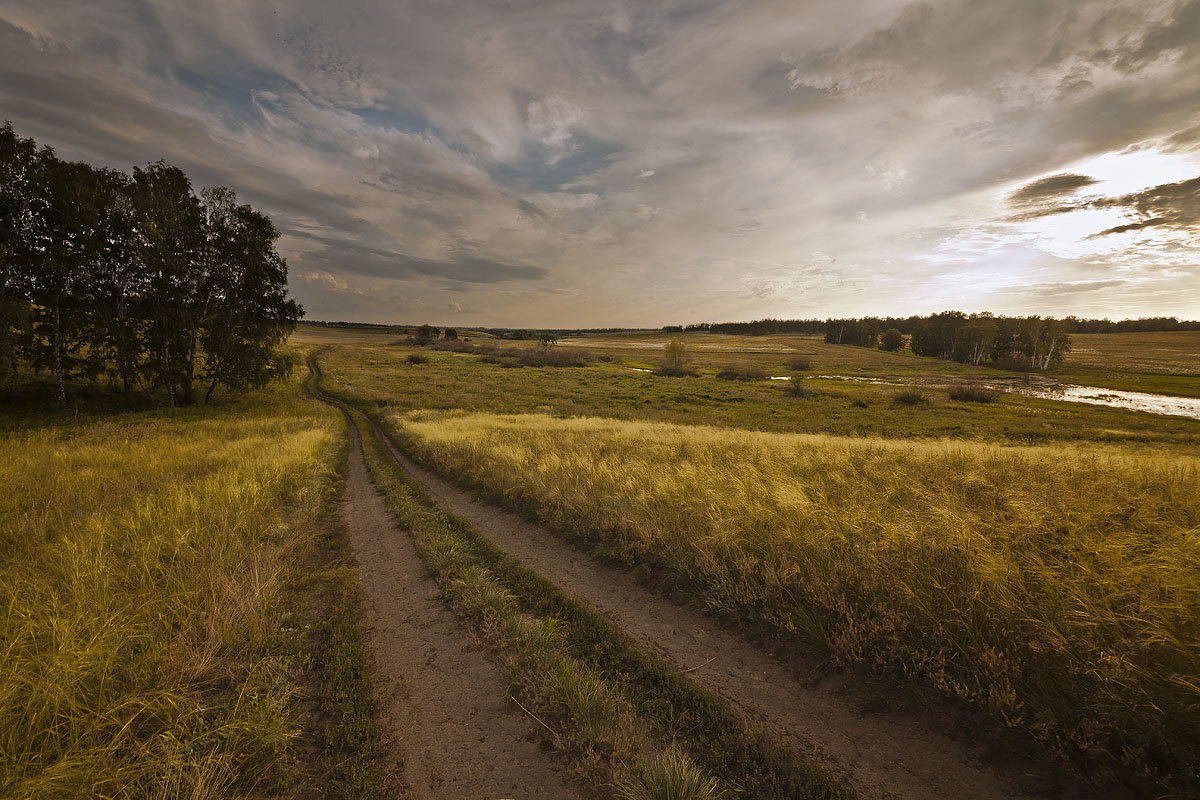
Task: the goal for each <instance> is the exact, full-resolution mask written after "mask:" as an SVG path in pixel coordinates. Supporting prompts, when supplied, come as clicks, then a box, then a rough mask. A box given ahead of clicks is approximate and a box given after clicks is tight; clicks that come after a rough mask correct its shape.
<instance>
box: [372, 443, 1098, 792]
mask: <svg viewBox="0 0 1200 800" xmlns="http://www.w3.org/2000/svg"><path fill="white" fill-rule="evenodd" d="M382 439H383V441H384V444H385V445H386V446H387V448H388V450H389V451H390V452H391V454H392V456H393V457H394V458H395V459H396V460H397V462H398V463H399V464H400V466H401V467H403V469H404V470H405V471H406V472H408V474H409V475H410V476H411V477H412V478H413V479H414V480H415V481H416V482H417V483H418V484H419V485H420V486H421V487H422V489H424V491H425V492H426V493H427V494H428V495H429V496H430V497H432V498H433V499H434V500H435V501H436V502H437V503H438V504H439V505H440V506H442V507H443V508H444V510H446V511H449V512H451V513H454V514H457V515H459V516H462V517H466V518H467V519H469V520H470V521H471V522H472V523H473V524H474V525H475V526H476V528H477V529H478V530H479V532H480V533H481V534H483V535H484V536H486V537H488V538H489V539H491V540H492V541H493V542H494V543H495V544H496V545H497V546H499V547H501V548H502V549H504V550H506V551H507V552H508V553H510V554H511V555H513V556H515V557H516V558H518V559H519V560H521V561H522V562H523V563H524V564H525V565H526V566H528V567H529V568H531V569H533V570H535V571H536V572H538V573H540V574H541V575H542V576H543V577H545V578H547V579H548V580H550V581H553V582H554V583H555V584H557V585H558V586H559V587H560V588H561V589H562V590H563V591H565V592H567V593H568V594H569V595H571V596H573V597H574V598H575V599H577V600H579V601H581V602H583V603H585V604H586V605H587V606H589V607H591V608H592V609H594V610H596V611H598V612H599V613H601V614H603V615H604V616H605V617H606V618H607V619H609V620H611V621H612V622H613V623H615V624H616V625H617V626H618V627H620V628H621V629H622V630H624V631H625V632H626V633H627V634H629V635H630V636H632V637H633V638H634V639H635V640H636V641H637V642H638V643H639V645H640V646H643V647H645V648H647V649H648V650H650V651H652V652H655V653H657V654H658V655H659V656H661V657H662V658H664V659H665V660H667V661H668V662H669V663H671V664H674V665H676V666H677V667H679V668H680V669H688V670H692V668H695V667H697V666H698V665H701V664H703V665H704V666H702V667H700V668H698V669H694V670H693V671H690V672H689V676H688V677H689V678H691V679H693V680H695V681H696V682H697V683H698V684H700V685H701V686H703V687H704V688H706V689H708V690H710V691H712V692H714V693H715V694H717V695H719V696H720V697H722V698H723V699H724V700H725V701H726V702H728V703H730V704H731V705H732V706H733V707H734V708H736V709H738V710H739V712H740V713H742V714H743V715H744V716H745V717H746V718H748V719H749V720H751V721H753V722H755V723H757V724H759V725H762V726H763V727H765V728H767V729H769V730H772V731H774V732H775V733H776V735H777V736H778V737H779V738H780V740H781V741H782V742H783V743H784V744H785V745H786V746H788V747H790V748H791V749H793V751H795V752H798V753H802V754H806V755H809V756H812V757H815V758H816V759H817V760H818V761H819V762H821V763H823V764H825V765H827V766H828V767H829V768H830V769H831V770H832V771H833V772H834V773H835V774H839V775H841V776H842V777H843V778H844V779H845V780H847V782H848V783H849V784H850V785H851V786H853V787H854V788H855V789H856V791H857V792H858V793H859V795H860V796H861V797H863V798H904V799H905V800H947V799H949V800H956V799H957V798H963V799H964V800H966V799H967V798H970V799H971V800H1003V799H1009V800H1011V799H1012V798H1030V797H1047V796H1061V797H1068V798H1085V797H1089V796H1090V795H1089V793H1088V792H1087V791H1086V790H1085V789H1083V787H1082V786H1080V785H1079V784H1078V783H1075V782H1072V781H1067V782H1066V785H1065V786H1063V787H1061V788H1060V789H1058V790H1054V791H1052V792H1050V793H1049V794H1047V787H1046V784H1045V782H1044V780H1045V778H1044V775H1039V776H1037V777H1036V778H1035V775H1034V774H1022V771H1021V770H1020V769H1019V768H1017V769H1013V768H1011V767H1006V768H1005V769H1004V770H1000V769H997V768H996V767H994V766H991V765H989V764H986V763H984V762H983V760H982V758H983V756H984V753H983V752H982V751H981V752H972V750H971V749H970V748H969V747H968V746H967V745H965V744H964V743H963V742H961V741H959V740H958V739H957V738H954V737H952V736H949V735H945V734H942V733H939V732H937V731H935V730H931V729H930V728H929V727H928V726H926V725H924V724H922V723H921V722H920V721H919V720H918V719H915V718H914V719H908V718H902V717H899V716H893V715H879V714H869V715H868V714H864V713H862V712H861V711H860V710H858V709H857V708H856V707H855V706H854V704H853V703H852V702H850V701H849V700H848V699H847V698H846V697H845V696H844V695H842V694H841V693H840V692H838V691H837V689H836V687H830V686H822V685H820V684H817V685H815V686H814V685H809V684H808V683H806V682H803V681H801V680H799V679H797V677H796V674H795V670H794V669H793V668H791V667H789V666H787V665H784V664H780V663H778V662H776V661H775V660H773V659H772V658H771V657H770V656H769V655H768V654H766V653H765V652H764V651H762V650H761V649H759V648H757V647H755V646H754V645H752V644H750V643H748V642H746V641H745V640H744V639H742V638H741V637H740V636H738V635H737V634H736V633H733V632H731V631H729V630H726V629H725V628H722V627H721V626H720V625H719V624H718V623H716V622H715V621H714V620H712V619H710V618H708V617H706V616H704V615H703V614H702V613H700V612H698V611H694V610H692V609H688V608H685V607H682V606H680V605H678V604H676V603H674V602H671V601H670V600H668V599H665V598H664V597H662V596H660V595H658V594H656V593H654V592H652V591H650V590H647V589H646V588H644V587H643V586H641V585H640V584H639V583H638V582H637V581H636V580H635V579H634V578H633V576H632V575H630V574H629V573H628V572H625V571H621V570H618V569H612V568H608V567H605V566H603V565H601V564H598V563H597V562H595V561H594V560H592V559H591V558H589V557H588V556H587V555H585V554H583V553H582V552H580V551H579V550H577V549H576V548H574V547H573V546H571V545H570V544H568V543H566V542H564V541H563V540H561V539H559V538H558V537H556V536H555V535H554V534H553V533H552V532H550V531H549V530H547V529H546V528H544V527H541V526H538V525H534V524H531V523H529V522H527V521H525V520H523V519H522V518H520V517H518V516H516V515H515V514H512V513H510V512H508V511H505V510H504V509H501V508H499V507H497V506H494V505H491V504H489V503H485V502H482V501H480V500H479V499H478V498H477V497H476V496H474V495H473V494H472V493H470V492H468V491H464V490H462V489H460V488H458V487H456V486H454V485H453V484H451V483H449V482H447V481H445V480H443V479H441V478H440V477H438V476H437V475H435V474H433V473H432V472H430V471H428V470H426V469H424V468H422V467H420V466H418V465H416V464H415V463H413V462H412V461H411V460H410V459H408V458H407V457H406V456H404V454H403V453H401V452H400V451H399V450H398V449H397V448H396V447H395V446H394V445H393V444H392V443H391V442H390V441H388V440H387V439H386V437H382ZM1038 772H1041V771H1040V770H1039V771H1038ZM1034 785H1040V786H1041V789H1040V790H1038V791H1036V792H1035V791H1034V790H1033V789H1031V788H1028V787H1030V786H1034ZM1105 796H1107V797H1111V795H1105Z"/></svg>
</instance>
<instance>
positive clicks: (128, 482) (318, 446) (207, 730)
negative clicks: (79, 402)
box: [0, 386, 338, 798]
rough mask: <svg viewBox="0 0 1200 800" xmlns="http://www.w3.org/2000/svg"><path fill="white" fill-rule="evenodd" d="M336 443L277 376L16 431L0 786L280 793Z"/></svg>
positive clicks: (10, 475) (82, 792)
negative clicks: (310, 543)
mask: <svg viewBox="0 0 1200 800" xmlns="http://www.w3.org/2000/svg"><path fill="white" fill-rule="evenodd" d="M337 438H338V428H337V423H336V418H335V417H334V416H333V414H332V413H331V412H330V411H329V410H328V409H326V408H325V407H324V406H321V405H319V404H316V403H315V402H310V401H305V400H301V399H300V398H299V393H298V390H297V388H296V387H295V386H275V387H272V388H270V389H267V390H264V391H262V392H259V393H255V394H254V395H252V396H251V397H249V398H247V399H246V400H245V401H243V402H241V403H238V404H234V405H231V406H225V407H222V408H217V409H188V410H182V411H174V412H171V411H165V410H164V411H155V412H146V413H138V414H127V415H120V416H116V417H113V418H110V419H108V420H102V421H99V422H95V423H92V424H89V425H86V426H83V425H80V426H74V427H71V426H56V427H46V428H35V429H29V430H23V431H16V432H11V433H9V434H7V435H6V436H5V437H4V438H3V439H0V464H3V465H4V466H3V468H2V469H0V555H2V557H3V560H2V561H0V795H2V796H5V797H28V798H40V797H45V798H52V797H53V798H62V797H184V796H186V797H197V798H203V797H227V796H230V795H231V794H238V795H244V794H247V793H251V794H254V793H261V792H273V791H275V790H276V789H278V787H279V785H280V782H281V781H282V780H283V779H284V778H285V777H286V775H287V773H288V770H289V769H290V767H289V765H288V758H289V755H288V753H289V746H290V745H291V743H292V742H293V740H294V738H295V737H296V735H297V731H298V724H297V720H296V712H295V711H294V710H293V708H292V707H291V699H292V698H291V695H292V693H293V691H294V690H293V688H292V687H293V684H292V682H291V673H292V668H291V665H289V664H288V663H287V661H286V659H285V658H284V657H283V656H282V655H281V652H282V650H283V648H280V647H278V646H276V644H277V639H278V638H279V637H280V636H281V633H280V631H281V626H282V625H283V624H284V622H283V621H282V619H281V615H282V611H283V608H282V605H283V602H282V601H283V597H282V587H283V583H284V581H285V579H286V577H287V575H286V573H287V557H288V554H289V552H290V550H294V548H295V547H296V545H297V543H298V542H299V541H302V540H303V539H304V537H306V536H311V535H312V524H313V520H314V518H315V515H316V514H317V512H318V510H319V508H320V506H321V503H322V502H323V500H324V497H325V492H326V491H327V485H328V481H329V479H330V476H331V470H332V468H333V463H332V462H333V459H334V456H335V455H336V452H337V446H336V442H337Z"/></svg>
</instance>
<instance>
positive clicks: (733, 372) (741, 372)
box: [717, 366, 767, 381]
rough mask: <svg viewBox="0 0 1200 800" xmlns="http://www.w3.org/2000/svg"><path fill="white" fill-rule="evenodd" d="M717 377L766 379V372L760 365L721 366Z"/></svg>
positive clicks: (729, 379)
mask: <svg viewBox="0 0 1200 800" xmlns="http://www.w3.org/2000/svg"><path fill="white" fill-rule="evenodd" d="M717 377H718V378H720V379H721V380H723V381H762V380H766V379H767V373H766V372H764V371H763V370H762V368H761V367H754V366H741V367H721V371H720V372H718V373H717Z"/></svg>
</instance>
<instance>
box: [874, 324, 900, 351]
mask: <svg viewBox="0 0 1200 800" xmlns="http://www.w3.org/2000/svg"><path fill="white" fill-rule="evenodd" d="M879 349H880V350H886V351H888V352H889V353H898V352H900V351H901V350H903V349H904V334H903V333H901V332H900V331H899V330H898V329H896V328H888V329H887V330H886V331H884V332H883V335H882V336H880V337H879Z"/></svg>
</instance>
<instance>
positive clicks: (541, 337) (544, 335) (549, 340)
mask: <svg viewBox="0 0 1200 800" xmlns="http://www.w3.org/2000/svg"><path fill="white" fill-rule="evenodd" d="M536 338H537V342H538V344H540V345H541V346H542V347H554V345H556V344H558V334H557V333H551V332H550V331H542V332H541V333H539V334H538V335H537V337H536Z"/></svg>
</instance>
